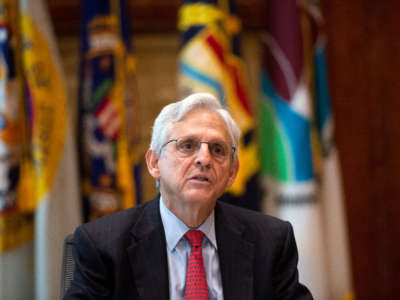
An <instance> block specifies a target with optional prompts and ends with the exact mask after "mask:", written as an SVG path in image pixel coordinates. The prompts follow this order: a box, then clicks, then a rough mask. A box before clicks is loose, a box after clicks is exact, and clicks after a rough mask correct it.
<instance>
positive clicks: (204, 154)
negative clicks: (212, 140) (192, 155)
mask: <svg viewBox="0 0 400 300" xmlns="http://www.w3.org/2000/svg"><path fill="white" fill-rule="evenodd" d="M199 146H200V147H199V150H198V151H197V153H196V163H197V164H201V165H203V166H208V165H209V164H210V162H211V159H212V157H211V153H210V149H209V147H208V144H207V143H201V144H200V145H199Z"/></svg>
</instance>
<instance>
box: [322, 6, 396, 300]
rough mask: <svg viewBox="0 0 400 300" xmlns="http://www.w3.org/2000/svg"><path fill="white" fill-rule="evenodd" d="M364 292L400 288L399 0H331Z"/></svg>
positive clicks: (340, 134) (386, 293) (333, 61)
mask: <svg viewBox="0 0 400 300" xmlns="http://www.w3.org/2000/svg"><path fill="white" fill-rule="evenodd" d="M323 8H324V14H325V17H326V20H327V28H326V29H327V33H328V38H329V44H328V64H329V67H330V72H329V75H330V85H331V90H332V91H331V95H332V104H333V108H334V110H335V112H336V117H335V121H336V138H337V144H338V148H339V151H340V154H341V161H342V170H343V177H344V187H345V195H346V200H347V203H346V204H347V205H346V206H347V212H348V221H349V224H350V240H351V248H352V255H351V257H352V262H353V271H354V284H355V290H356V296H357V299H362V300H369V299H371V300H372V299H374V300H375V299H382V300H383V299H397V298H398V295H399V294H400V285H399V284H398V280H399V279H400V242H399V237H400V218H399V213H400V201H399V200H400V155H399V154H400V121H399V118H398V116H397V115H398V113H399V112H400V103H399V101H398V99H397V98H398V93H399V88H400V85H399V79H398V77H399V76H398V71H399V67H400V64H399V62H400V61H399V56H398V52H399V51H400V44H399V43H400V40H399V37H400V35H399V33H400V32H399V29H400V22H399V19H398V17H397V16H396V14H397V13H396V12H398V11H399V9H400V3H399V2H394V1H392V2H391V1H379V2H378V1H368V0H365V1H363V0H354V1H339V0H336V1H335V0H334V1H332V0H324V1H323Z"/></svg>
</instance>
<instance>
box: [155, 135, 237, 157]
mask: <svg viewBox="0 0 400 300" xmlns="http://www.w3.org/2000/svg"><path fill="white" fill-rule="evenodd" d="M171 142H175V143H176V150H178V152H179V153H180V154H181V155H183V156H191V155H193V154H195V153H197V151H199V149H200V147H201V144H208V150H209V151H210V153H211V156H212V157H213V158H214V159H216V160H217V161H220V162H222V161H225V159H227V158H228V157H229V155H232V157H233V154H234V153H235V151H236V148H235V147H233V146H231V147H229V145H228V144H227V143H225V142H224V141H221V140H213V141H209V142H203V141H200V139H199V138H197V137H193V136H190V137H181V138H178V139H171V140H169V141H168V142H166V143H165V144H164V145H162V147H161V149H162V148H164V147H165V146H166V145H168V144H169V143H171ZM230 150H232V151H230Z"/></svg>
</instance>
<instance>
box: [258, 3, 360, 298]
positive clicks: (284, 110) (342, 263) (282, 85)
mask: <svg viewBox="0 0 400 300" xmlns="http://www.w3.org/2000/svg"><path fill="white" fill-rule="evenodd" d="M266 20H267V34H266V35H265V36H264V39H263V42H264V56H263V70H262V76H261V85H262V86H261V89H262V99H261V101H260V127H261V128H260V131H261V153H262V169H263V172H264V174H265V177H266V185H267V203H268V204H267V207H268V208H269V209H270V210H269V212H275V214H276V215H277V216H279V217H281V218H283V219H286V220H289V221H290V222H291V223H292V224H293V227H294V232H295V235H296V239H297V244H298V248H299V273H300V280H301V281H303V282H304V283H305V284H306V285H307V286H308V287H309V288H310V290H311V292H312V293H313V295H314V297H315V298H316V299H321V300H328V299H335V300H336V299H337V300H339V299H350V298H351V297H352V296H351V274H350V264H349V261H348V247H347V236H346V227H345V218H344V211H343V199H342V190H341V186H340V177H339V172H338V164H337V153H336V151H335V149H334V145H333V124H332V113H331V108H330V103H329V102H330V101H329V94H328V88H327V79H326V70H325V58H324V51H325V38H324V35H323V34H322V30H321V25H322V16H321V12H320V10H319V6H318V1H295V0H271V1H269V2H268V11H267V16H266ZM328 189H329V191H328Z"/></svg>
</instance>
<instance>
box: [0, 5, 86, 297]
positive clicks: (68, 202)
mask: <svg viewBox="0 0 400 300" xmlns="http://www.w3.org/2000/svg"><path fill="white" fill-rule="evenodd" d="M1 4H3V5H4V6H3V9H4V10H1V12H2V13H4V16H6V19H8V20H9V24H10V26H5V27H4V28H3V29H5V30H7V29H12V31H11V32H10V34H9V35H8V34H6V35H2V37H4V39H3V40H2V42H5V43H8V46H6V47H5V48H3V49H7V51H8V52H7V54H6V55H5V56H4V57H6V58H7V60H6V61H7V66H8V67H7V73H6V74H7V76H6V77H5V79H6V81H4V83H5V85H6V88H5V93H6V97H4V99H2V101H3V100H4V101H3V103H4V106H3V108H2V109H3V111H2V112H3V114H2V121H3V122H2V123H3V125H4V126H3V127H2V129H1V130H2V138H1V139H2V143H3V144H2V146H4V149H7V150H5V152H4V153H5V156H4V158H5V159H4V160H3V159H2V160H1V162H2V163H3V162H4V163H3V165H2V168H3V171H4V173H3V174H5V175H6V177H8V183H7V185H8V187H4V190H3V191H4V198H3V199H2V200H5V203H6V204H5V207H3V212H4V211H5V213H4V214H3V212H2V213H1V214H2V215H1V217H2V218H3V216H4V217H5V218H8V217H12V216H16V217H18V218H21V217H23V216H29V224H28V223H27V222H25V224H26V229H23V232H25V234H21V233H20V229H21V227H22V226H23V225H24V222H22V221H18V222H14V221H12V222H9V221H7V222H6V223H3V224H2V225H4V226H3V228H2V230H1V233H0V240H1V244H2V245H5V247H4V248H3V250H4V251H5V256H6V258H7V256H8V257H11V256H12V253H13V252H14V251H17V252H16V253H18V251H21V249H23V248H24V246H23V245H24V244H26V241H25V239H26V240H28V233H29V238H30V240H31V244H32V239H33V244H32V245H33V247H34V249H33V248H31V249H30V251H25V253H24V255H25V258H23V257H20V258H22V261H23V262H26V263H30V265H29V266H28V267H29V268H27V267H25V266H22V268H21V269H20V270H18V268H19V266H20V263H19V262H17V263H16V264H14V263H15V261H14V262H11V264H8V267H9V268H14V269H15V270H14V271H12V272H11V273H10V274H11V275H12V274H13V273H16V272H19V275H20V278H12V277H8V276H6V277H5V278H6V279H5V281H4V280H3V278H1V279H2V280H1V281H2V283H3V282H5V286H6V287H5V289H4V290H3V288H2V289H1V292H0V293H1V294H3V293H5V295H6V296H5V299H32V298H36V299H45V300H46V299H54V298H57V297H58V293H59V285H60V274H61V265H60V261H61V254H62V245H63V240H64V237H65V236H66V235H67V234H68V233H70V232H72V230H73V229H74V228H75V227H76V226H77V225H79V223H80V207H79V202H78V200H79V197H78V184H77V172H76V171H77V170H76V159H75V153H74V151H75V146H74V139H73V128H72V126H71V124H72V122H71V121H72V120H70V115H69V107H68V106H69V103H68V102H67V95H66V88H65V83H64V78H63V74H62V68H61V65H60V60H59V57H58V52H57V48H56V45H55V40H54V35H53V33H52V30H51V22H50V20H49V18H48V15H47V11H46V7H45V4H44V3H43V1H42V0H29V1H28V0H19V1H9V2H8V1H7V2H6V1H2V3H1ZM9 17H10V18H9ZM12 65H14V73H13V71H11V70H12V68H11V66H12ZM12 74H14V76H12ZM12 78H14V79H12ZM12 80H15V82H14V83H13V82H12ZM14 84H15V85H16V86H18V87H19V88H14V87H13V85H14ZM11 94H13V95H14V99H12V98H11V97H12V96H11ZM10 104H11V105H10ZM16 121H18V122H16ZM12 127H13V128H14V130H13V131H12V134H11V132H9V131H10V129H12ZM10 138H12V139H13V140H11V139H10ZM6 158H7V159H6ZM4 182H7V181H4ZM10 188H13V189H14V191H15V193H14V196H13V195H12V194H11V193H10V191H11V190H10ZM3 191H2V192H3ZM11 199H12V200H11ZM12 235H14V236H12ZM15 237H17V238H15ZM22 237H23V238H22ZM10 241H11V242H10ZM29 252H30V253H29ZM33 253H34V254H33ZM1 256H3V253H2V254H1ZM26 257H28V258H29V261H27V258H26ZM13 264H14V265H13ZM16 270H17V271H16ZM2 271H3V269H2V270H1V272H2ZM27 275H29V277H30V281H29V282H28V283H27V285H26V287H25V286H24V288H21V284H22V283H25V282H26V281H25V280H24V278H25V277H27ZM21 278H22V280H23V281H22V283H21V281H20V279H21ZM13 280H16V283H14V282H13ZM28 295H29V296H28Z"/></svg>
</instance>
